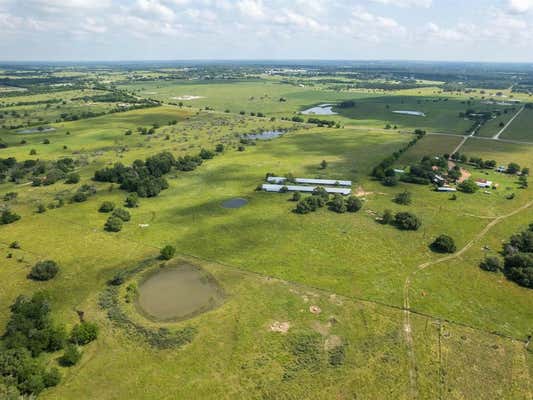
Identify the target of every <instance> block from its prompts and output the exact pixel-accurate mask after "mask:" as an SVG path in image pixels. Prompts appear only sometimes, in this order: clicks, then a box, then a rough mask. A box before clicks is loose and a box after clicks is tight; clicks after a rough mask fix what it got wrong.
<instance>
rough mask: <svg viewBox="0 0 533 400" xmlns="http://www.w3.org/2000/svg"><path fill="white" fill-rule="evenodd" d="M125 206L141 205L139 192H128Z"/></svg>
mask: <svg viewBox="0 0 533 400" xmlns="http://www.w3.org/2000/svg"><path fill="white" fill-rule="evenodd" d="M124 207H128V208H135V207H139V196H138V195H137V193H130V194H128V196H126V200H125V201H124Z"/></svg>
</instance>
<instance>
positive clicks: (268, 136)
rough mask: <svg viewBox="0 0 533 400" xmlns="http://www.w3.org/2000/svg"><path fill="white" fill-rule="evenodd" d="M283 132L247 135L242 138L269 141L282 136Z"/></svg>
mask: <svg viewBox="0 0 533 400" xmlns="http://www.w3.org/2000/svg"><path fill="white" fill-rule="evenodd" d="M284 133H285V132H283V131H264V132H261V133H249V134H247V135H244V136H243V137H244V138H245V139H252V140H270V139H275V138H277V137H280V136H282V135H283V134H284Z"/></svg>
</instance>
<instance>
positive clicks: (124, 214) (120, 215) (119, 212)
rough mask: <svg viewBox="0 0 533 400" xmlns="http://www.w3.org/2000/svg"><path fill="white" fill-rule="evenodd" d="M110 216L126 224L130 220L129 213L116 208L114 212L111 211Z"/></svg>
mask: <svg viewBox="0 0 533 400" xmlns="http://www.w3.org/2000/svg"><path fill="white" fill-rule="evenodd" d="M112 216H113V217H117V218H120V219H121V220H122V221H124V222H128V221H129V220H130V219H131V215H130V213H129V212H128V211H127V210H124V209H123V208H117V209H116V210H115V211H113V214H112Z"/></svg>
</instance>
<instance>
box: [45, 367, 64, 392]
mask: <svg viewBox="0 0 533 400" xmlns="http://www.w3.org/2000/svg"><path fill="white" fill-rule="evenodd" d="M59 382H61V373H60V372H59V370H58V369H57V368H51V369H50V371H48V372H46V373H45V374H44V375H43V384H44V387H47V388H49V387H54V386H57V385H58V384H59Z"/></svg>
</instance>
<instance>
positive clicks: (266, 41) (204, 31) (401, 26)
mask: <svg viewBox="0 0 533 400" xmlns="http://www.w3.org/2000/svg"><path fill="white" fill-rule="evenodd" d="M192 59H201V60H203V59H219V60H220V59H224V60H225V59H262V60H264V59H269V60H270V59H327V60H334V59H343V60H391V59H392V60H439V61H441V60H442V61H502V62H533V0H0V61H33V60H39V61H69V60H70V61H95V60H98V61H110V60H192Z"/></svg>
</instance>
